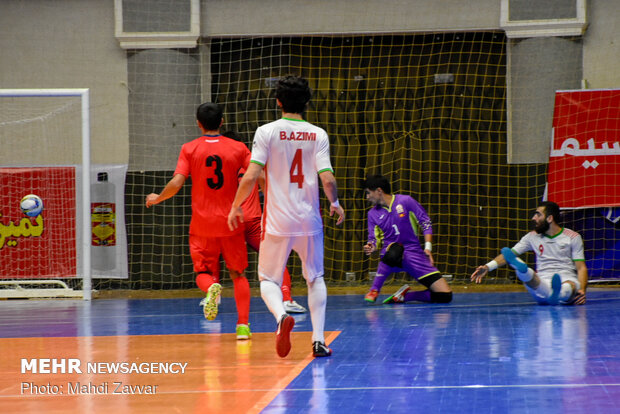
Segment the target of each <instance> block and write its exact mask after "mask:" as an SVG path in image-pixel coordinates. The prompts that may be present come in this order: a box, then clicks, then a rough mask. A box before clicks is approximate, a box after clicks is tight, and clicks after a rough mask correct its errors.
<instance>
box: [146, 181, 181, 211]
mask: <svg viewBox="0 0 620 414" xmlns="http://www.w3.org/2000/svg"><path fill="white" fill-rule="evenodd" d="M184 183H185V176H184V175H183V174H176V175H175V176H174V177H172V179H171V180H170V181H168V184H166V186H165V187H164V189H163V190H162V192H161V193H159V194H156V193H151V194H149V195H147V196H146V207H147V208H149V207H151V206H154V205H155V204H159V203H161V202H162V201H165V200H167V199H169V198H171V197H173V196H174V195H175V194H176V193H178V192H179V190H180V189H181V187H183V184H184Z"/></svg>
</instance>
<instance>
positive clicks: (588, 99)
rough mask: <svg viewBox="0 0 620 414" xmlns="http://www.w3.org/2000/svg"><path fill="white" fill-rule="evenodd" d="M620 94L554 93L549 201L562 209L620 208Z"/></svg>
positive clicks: (589, 92)
mask: <svg viewBox="0 0 620 414" xmlns="http://www.w3.org/2000/svg"><path fill="white" fill-rule="evenodd" d="M619 141H620V90H615V89H613V90H583V91H559V92H556V95H555V111H554V116H553V137H552V140H551V153H550V157H549V171H548V174H549V177H548V179H549V186H548V193H547V198H548V199H549V200H551V201H555V202H556V203H558V204H559V205H560V207H562V208H585V207H613V206H620V191H619V190H620V143H619Z"/></svg>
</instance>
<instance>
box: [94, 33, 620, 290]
mask: <svg viewBox="0 0 620 414" xmlns="http://www.w3.org/2000/svg"><path fill="white" fill-rule="evenodd" d="M506 42H507V40H506V37H505V35H504V33H502V32H468V33H433V34H407V35H401V34H398V35H390V34H385V35H355V36H293V37H291V36H288V37H287V36H284V37H256V38H215V39H208V40H203V43H201V44H200V46H199V47H198V48H197V49H192V50H187V51H183V52H176V54H173V53H172V52H166V53H168V54H167V55H165V54H164V52H157V53H155V52H149V53H145V54H144V57H142V60H143V62H142V64H141V65H136V66H134V67H132V70H135V73H132V76H133V77H134V78H135V79H139V80H140V81H141V82H148V81H149V79H152V85H150V84H148V83H142V84H139V85H138V86H139V87H141V88H142V89H140V90H138V91H134V92H133V93H134V94H138V93H144V91H147V90H148V89H149V86H152V88H156V89H157V91H159V92H161V93H166V86H165V85H164V86H162V85H161V82H164V80H163V79H164V78H173V77H175V76H176V77H180V76H185V78H183V79H186V80H187V83H183V82H180V81H179V80H178V79H176V80H175V81H176V82H177V84H179V85H181V87H183V88H185V90H187V94H191V93H192V91H195V90H196V89H198V90H200V91H201V92H200V94H201V96H202V99H203V100H206V99H211V100H212V101H215V102H218V103H219V104H221V105H222V106H223V107H224V116H225V125H224V126H223V130H224V131H226V130H229V131H234V132H236V133H237V134H239V135H240V136H241V139H242V140H243V141H244V142H245V143H246V144H247V145H248V146H249V147H250V146H251V143H252V138H253V134H254V131H255V130H256V128H257V127H258V126H260V125H262V124H264V123H267V122H271V121H273V120H275V119H277V118H278V117H279V116H280V112H279V110H278V107H277V105H276V102H275V99H274V95H273V86H274V82H275V80H276V79H277V78H278V77H280V76H283V75H285V74H289V73H294V74H298V75H301V76H304V77H305V78H307V79H308V80H309V82H310V85H311V87H312V89H313V91H314V93H313V98H312V101H311V103H310V106H309V108H308V110H307V112H306V114H305V116H306V119H307V120H308V121H310V122H312V123H315V124H317V125H319V126H321V127H322V128H324V129H325V130H326V131H327V132H328V134H329V136H330V142H331V156H332V163H333V166H334V169H335V174H336V178H337V180H338V185H339V192H340V199H341V202H342V204H343V205H344V208H345V211H346V213H347V219H346V221H345V223H344V225H343V226H342V227H336V226H335V221H334V220H332V219H331V218H330V217H328V216H327V206H328V203H327V201H326V200H325V199H323V206H324V207H326V209H325V211H324V223H325V271H326V275H325V277H326V279H327V280H328V281H329V282H330V284H331V285H332V286H334V285H338V284H341V285H343V286H347V285H350V284H357V285H366V284H367V283H368V279H369V274H370V273H371V272H372V271H374V270H375V269H376V266H377V262H378V258H377V257H370V258H369V257H366V256H365V255H364V254H363V251H362V246H363V244H364V243H365V241H366V237H367V227H366V217H367V216H366V212H367V210H368V208H369V206H368V204H367V202H366V200H365V198H364V195H363V192H362V188H361V182H362V180H363V178H364V177H365V176H366V175H367V174H371V173H379V172H380V173H383V174H384V175H387V176H388V177H389V179H390V180H391V182H392V186H393V190H394V192H397V193H406V194H410V195H412V196H413V197H414V198H416V199H417V200H418V201H419V202H420V203H421V204H422V205H423V206H424V207H425V208H426V209H427V210H428V212H429V215H430V217H431V219H432V221H433V231H434V244H433V246H434V247H433V255H434V259H435V263H436V266H437V267H438V269H439V270H440V271H441V272H442V273H443V274H445V275H452V276H453V280H460V281H466V280H468V279H469V275H470V274H471V273H472V272H473V271H474V269H475V268H476V267H477V266H479V265H481V264H484V263H486V262H487V261H488V260H490V259H491V258H493V257H495V256H496V255H497V254H499V251H500V249H501V248H502V247H505V246H512V245H514V244H515V243H516V242H517V241H518V240H519V239H520V238H521V237H522V236H523V235H524V234H525V233H526V232H527V231H528V230H529V229H530V228H531V227H530V219H531V217H532V214H533V211H534V210H535V208H536V206H537V205H538V203H539V202H540V201H541V200H542V199H543V197H544V195H545V189H546V185H547V180H548V171H547V170H548V164H547V163H529V164H510V163H508V161H507V104H506V100H507V97H506V93H507V92H506V90H507V89H506V83H507V81H506V67H507V63H506V62H507V57H506ZM132 57H136V56H132ZM163 57H165V58H166V59H167V60H166V62H165V64H164V63H162V64H161V65H157V64H152V65H150V64H149V60H148V59H152V60H153V61H156V60H158V59H159V60H163ZM198 61H199V62H200V65H208V68H209V70H205V68H204V67H202V69H200V70H201V71H204V72H205V73H209V76H202V75H201V74H200V73H196V72H194V71H195V67H196V66H197V65H196V64H195V62H198ZM192 65H194V66H192ZM164 74H166V77H164V76H163V75H164ZM132 87H134V89H137V88H136V85H132ZM167 96H168V97H169V98H170V99H168V100H167V101H166V102H167V103H168V104H170V103H171V102H178V105H177V106H176V110H177V111H178V113H179V114H180V113H182V114H187V117H186V118H187V119H185V122H184V123H183V124H180V123H177V122H176V120H177V119H179V116H177V117H176V118H175V123H173V122H169V123H168V124H166V122H165V120H164V121H161V122H160V120H159V119H157V120H156V119H152V121H151V118H149V117H152V116H153V114H152V112H153V111H154V110H156V109H157V108H156V107H155V105H158V104H160V103H159V99H156V100H155V102H154V103H153V106H152V107H147V106H139V105H134V106H132V105H131V97H130V111H132V114H133V115H132V117H133V119H134V120H135V125H139V128H138V127H136V126H135V125H134V127H133V128H134V129H133V130H134V132H133V134H132V139H135V138H136V137H138V138H140V134H143V135H144V136H143V137H142V138H141V142H140V146H137V145H136V144H134V143H132V144H130V145H133V149H132V151H133V154H134V155H132V156H134V157H135V156H140V157H146V156H149V155H150V154H158V153H161V152H174V154H175V155H174V156H175V157H176V156H177V155H178V151H179V150H180V146H181V144H182V142H178V143H174V144H171V141H172V139H168V137H166V140H165V142H157V140H158V139H160V138H157V137H156V138H153V135H154V134H150V133H148V132H147V133H145V132H142V130H146V131H148V128H149V126H150V125H151V124H153V125H156V126H157V129H158V131H159V130H161V133H166V132H170V133H171V134H172V133H174V131H173V128H174V130H179V129H184V134H185V135H184V138H185V140H188V139H190V138H192V137H194V136H196V134H198V133H199V131H198V130H197V129H195V120H194V117H193V115H194V112H193V111H194V110H195V105H194V102H189V101H191V99H181V97H179V96H178V95H177V94H174V93H173V92H168V95H167ZM166 111H167V112H175V107H172V106H170V107H168V108H167V110H166ZM167 112H166V113H167ZM166 119H167V118H166ZM157 122H160V123H157ZM192 134H193V135H192ZM144 145H146V146H144ZM172 148H174V151H172ZM532 151H548V144H547V143H544V144H541V145H540V148H533V149H532ZM147 164H148V163H147ZM151 164H152V163H151ZM173 168H174V167H173V166H172V167H169V168H168V169H166V170H157V171H147V172H144V171H136V170H134V171H130V173H129V175H128V191H129V193H128V195H127V197H128V199H129V200H130V201H129V211H131V214H132V217H131V218H130V220H131V222H132V223H133V224H134V226H133V227H131V228H130V233H131V234H130V235H129V237H130V238H131V241H132V242H131V244H132V246H133V247H132V248H131V253H130V254H131V257H130V267H131V274H130V280H129V281H126V282H124V281H114V282H111V283H112V284H110V285H107V286H102V288H106V287H110V288H116V287H121V288H122V287H129V288H141V289H185V288H192V287H195V284H194V274H193V269H192V265H191V258H190V257H189V253H188V248H187V228H188V223H189V217H190V215H191V210H190V202H191V201H190V196H189V188H188V187H189V186H185V187H187V188H183V190H182V191H181V193H179V194H178V195H177V196H176V197H175V198H174V199H172V200H168V201H166V202H165V203H163V204H162V205H160V206H158V208H155V209H151V210H149V211H147V210H146V209H144V207H143V204H144V195H145V194H148V193H150V192H153V191H160V190H161V188H163V186H164V185H165V184H166V182H167V181H168V180H169V179H170V178H171V177H172V173H173ZM589 212H591V213H592V214H598V213H597V212H596V211H594V210H589ZM566 214H569V212H567V213H566ZM580 220H586V218H584V219H580ZM580 223H582V224H584V225H587V224H586V222H584V221H581V222H580ZM570 225H572V224H570ZM570 225H569V224H567V226H570ZM597 225H598V224H597ZM612 225H613V226H616V230H617V226H618V224H617V222H616V224H613V223H612ZM573 227H576V229H578V228H579V226H577V225H574V226H573ZM595 232H596V231H595ZM612 237H614V238H615V240H616V241H617V240H618V236H617V235H615V233H614V235H613V236H612ZM584 238H585V241H586V256H587V257H592V254H593V252H594V250H595V249H596V248H597V247H596V245H595V240H592V239H589V238H588V237H584ZM524 259H525V260H526V261H527V262H528V264H529V265H530V266H534V265H535V258H534V256H533V255H532V254H528V255H527V256H525V257H524ZM594 266H597V265H596V264H594ZM289 268H290V270H291V271H292V274H293V281H294V283H303V282H302V279H301V277H300V276H299V275H301V268H300V263H299V260H298V258H297V256H296V255H294V254H293V255H292V256H291V259H290V261H289ZM255 271H256V255H255V254H254V253H250V267H249V269H248V275H249V280H250V283H252V284H254V285H256V276H255V274H256V273H255ZM614 272H615V276H616V277H618V271H617V270H615V271H613V272H609V271H605V273H606V274H607V275H610V274H611V275H613V274H614ZM491 276H492V277H491V280H490V281H491V282H495V283H516V279H515V276H514V272H512V271H510V269H507V268H505V267H504V268H501V269H499V270H498V271H496V272H494V273H493V274H492V275H491ZM402 277H403V276H402V275H400V276H397V277H396V279H395V280H396V283H400V282H401V278H402ZM223 280H224V282H225V283H226V282H227V278H224V279H223Z"/></svg>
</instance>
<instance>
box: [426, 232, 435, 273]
mask: <svg viewBox="0 0 620 414" xmlns="http://www.w3.org/2000/svg"><path fill="white" fill-rule="evenodd" d="M424 242H425V243H424V254H426V255H427V256H428V260H430V262H431V265H433V266H434V265H435V260H434V259H433V253H432V251H431V249H430V247H431V246H432V243H433V235H432V234H425V235H424Z"/></svg>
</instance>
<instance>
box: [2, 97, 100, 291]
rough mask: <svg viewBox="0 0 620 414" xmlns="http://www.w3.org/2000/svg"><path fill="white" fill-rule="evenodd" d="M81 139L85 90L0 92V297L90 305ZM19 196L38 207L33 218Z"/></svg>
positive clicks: (84, 143) (85, 165) (84, 148)
mask: <svg viewBox="0 0 620 414" xmlns="http://www.w3.org/2000/svg"><path fill="white" fill-rule="evenodd" d="M88 139H89V138H88V91H87V90H84V89H75V90H74V89H70V90H58V89H55V90H54V89H52V90H0V147H1V148H2V151H1V152H0V188H2V191H0V200H1V201H0V258H1V260H0V297H53V296H69V297H75V296H83V297H84V298H85V299H90V288H91V283H90V254H89V252H88V249H87V248H86V247H87V246H88V245H87V244H86V245H85V244H84V243H83V241H84V240H86V241H88V240H87V239H86V238H85V237H84V234H83V232H80V231H79V230H78V229H86V230H84V231H90V224H89V223H88V226H87V227H85V224H87V223H86V222H84V221H83V220H84V219H85V218H86V219H90V217H89V216H88V215H85V214H84V212H82V211H81V210H80V207H81V206H84V205H86V206H88V203H84V202H83V201H82V200H81V197H89V191H88V190H87V191H84V189H83V188H81V187H80V185H81V183H83V182H86V183H89V181H88V178H86V180H84V177H82V175H83V172H84V171H86V172H88V170H89V165H90V161H89V157H88V151H89V147H88ZM27 194H35V195H37V196H39V197H40V198H41V199H42V200H43V205H44V208H43V211H42V212H41V214H39V215H38V216H36V217H29V216H26V215H25V214H24V213H23V212H22V211H21V209H20V200H21V199H22V197H24V196H25V195H27ZM87 199H88V198H87ZM80 223H81V225H80ZM86 234H88V233H86Z"/></svg>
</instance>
